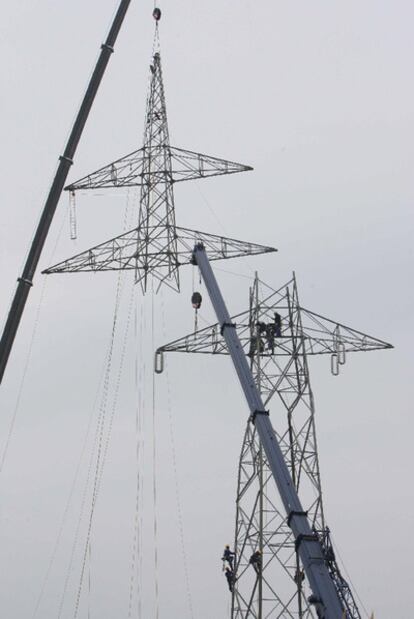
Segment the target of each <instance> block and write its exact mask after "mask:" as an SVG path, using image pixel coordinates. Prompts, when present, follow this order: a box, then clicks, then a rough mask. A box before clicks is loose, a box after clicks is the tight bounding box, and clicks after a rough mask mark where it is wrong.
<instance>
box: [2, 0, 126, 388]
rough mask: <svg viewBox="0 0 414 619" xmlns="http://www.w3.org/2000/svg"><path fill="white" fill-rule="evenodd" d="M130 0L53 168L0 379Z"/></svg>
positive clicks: (6, 336)
mask: <svg viewBox="0 0 414 619" xmlns="http://www.w3.org/2000/svg"><path fill="white" fill-rule="evenodd" d="M129 4H130V0H121V2H120V4H119V7H118V11H117V13H116V15H115V17H114V20H113V23H112V26H111V29H110V31H109V34H108V37H107V39H106V41H105V43H103V45H102V46H101V53H100V55H99V58H98V61H97V63H96V66H95V70H94V72H93V73H92V76H91V79H90V82H89V85H88V88H87V91H86V93H85V96H84V98H83V101H82V104H81V107H80V109H79V112H78V115H77V117H76V120H75V122H74V125H73V128H72V131H71V134H70V136H69V139H68V142H67V144H66V148H65V150H64V152H63V155H61V156H60V157H59V165H58V168H57V170H56V174H55V178H54V180H53V183H52V186H51V188H50V191H49V195H48V197H47V200H46V203H45V206H44V209H43V212H42V215H41V218H40V221H39V224H38V227H37V230H36V233H35V236H34V239H33V242H32V246H31V248H30V251H29V255H28V257H27V260H26V264H25V266H24V269H23V273H22V276H21V277H19V278H18V280H17V281H18V285H17V290H16V292H15V295H14V298H13V302H12V305H11V308H10V312H9V315H8V317H7V321H6V325H5V327H4V331H3V335H2V338H1V341H0V382H1V380H2V378H3V375H4V371H5V369H6V365H7V361H8V358H9V355H10V352H11V349H12V346H13V342H14V338H15V337H16V333H17V330H18V328H19V324H20V320H21V317H22V314H23V311H24V307H25V305H26V301H27V297H28V296H29V291H30V288H31V287H32V286H33V277H34V274H35V272H36V268H37V265H38V262H39V259H40V255H41V252H42V249H43V246H44V244H45V241H46V238H47V234H48V232H49V228H50V224H51V223H52V219H53V216H54V214H55V211H56V207H57V204H58V202H59V198H60V195H61V193H62V189H63V186H64V184H65V181H66V178H67V175H68V172H69V169H70V166H71V165H72V163H73V157H74V155H75V152H76V149H77V146H78V143H79V140H80V138H81V135H82V132H83V129H84V127H85V124H86V121H87V119H88V116H89V112H90V110H91V108H92V104H93V102H94V99H95V96H96V93H97V92H98V88H99V85H100V83H101V80H102V77H103V75H104V72H105V69H106V66H107V64H108V61H109V58H110V56H111V54H112V52H113V51H114V45H115V42H116V39H117V37H118V34H119V31H120V29H121V26H122V22H123V21H124V18H125V15H126V12H127V10H128V7H129Z"/></svg>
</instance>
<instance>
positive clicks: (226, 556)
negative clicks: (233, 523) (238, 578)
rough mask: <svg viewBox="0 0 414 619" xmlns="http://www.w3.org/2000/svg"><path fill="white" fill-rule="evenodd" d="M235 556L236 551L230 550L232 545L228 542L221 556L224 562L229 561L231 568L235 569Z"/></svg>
mask: <svg viewBox="0 0 414 619" xmlns="http://www.w3.org/2000/svg"><path fill="white" fill-rule="evenodd" d="M234 556H235V553H234V552H233V551H232V550H230V546H229V545H228V544H226V546H225V547H224V551H223V556H222V557H221V560H222V561H223V564H224V563H225V562H226V561H227V563H228V565H229V567H230V569H231V570H232V569H233V560H234Z"/></svg>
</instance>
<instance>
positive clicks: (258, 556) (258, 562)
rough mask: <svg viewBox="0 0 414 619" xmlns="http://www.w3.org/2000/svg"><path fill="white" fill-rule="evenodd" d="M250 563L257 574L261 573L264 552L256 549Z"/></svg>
mask: <svg viewBox="0 0 414 619" xmlns="http://www.w3.org/2000/svg"><path fill="white" fill-rule="evenodd" d="M249 563H250V565H252V566H253V569H254V571H255V572H256V574H257V575H259V574H260V572H261V571H262V553H261V552H260V550H256V552H254V553H253V554H252V556H251V557H250V561H249Z"/></svg>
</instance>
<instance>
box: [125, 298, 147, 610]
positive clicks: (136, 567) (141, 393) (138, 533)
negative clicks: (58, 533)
mask: <svg viewBox="0 0 414 619" xmlns="http://www.w3.org/2000/svg"><path fill="white" fill-rule="evenodd" d="M143 307H144V305H143V303H141V313H140V333H139V334H138V313H137V304H136V303H135V312H134V343H135V345H134V348H135V368H134V379H135V400H136V405H135V466H136V482H135V513H134V527H133V532H134V533H133V542H132V553H131V576H130V585H129V604H128V619H131V618H132V606H133V596H134V588H135V584H136V591H137V616H138V617H141V605H142V598H141V588H142V569H141V568H142V563H141V561H142V552H141V550H142V511H143V510H141V509H140V507H141V503H142V498H143V497H142V480H141V475H140V470H141V458H142V452H143V448H144V444H143V435H142V415H143V410H145V389H143V388H142V385H143V384H145V383H144V380H143V377H145V360H144V355H142V354H141V355H140V359H141V364H140V365H139V366H138V349H139V347H138V343H141V344H142V342H143V335H144V334H143V332H144V330H145V329H144V312H143ZM140 352H142V351H140Z"/></svg>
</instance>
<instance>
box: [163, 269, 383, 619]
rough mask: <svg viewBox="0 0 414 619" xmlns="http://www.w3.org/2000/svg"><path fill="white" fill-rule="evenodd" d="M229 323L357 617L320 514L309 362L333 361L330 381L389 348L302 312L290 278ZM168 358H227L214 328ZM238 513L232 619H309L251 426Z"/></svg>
mask: <svg viewBox="0 0 414 619" xmlns="http://www.w3.org/2000/svg"><path fill="white" fill-rule="evenodd" d="M231 323H232V324H234V325H235V327H236V329H237V332H238V335H239V338H240V341H241V344H242V346H243V350H244V352H245V354H246V355H247V356H248V357H249V359H250V364H251V369H252V372H253V376H254V379H255V381H256V385H257V387H258V388H259V391H260V393H261V395H262V397H263V400H264V403H265V405H266V404H267V403H268V402H269V401H270V400H271V399H272V398H273V396H275V395H277V396H278V400H279V402H281V404H282V406H281V407H279V408H278V409H275V413H276V417H273V419H272V421H273V426H274V427H275V428H276V430H275V434H276V439H277V441H278V443H279V445H280V446H281V448H282V452H283V455H284V458H285V461H286V463H287V464H288V466H289V470H290V473H291V476H292V480H293V483H294V484H295V487H296V489H297V491H298V494H299V497H300V499H301V502H302V504H303V505H304V507H305V510H306V512H307V514H308V518H309V520H310V522H311V525H312V528H313V531H314V533H315V534H316V535H317V536H318V538H319V540H320V542H321V544H322V547H323V550H324V558H325V561H326V564H327V566H328V569H329V571H330V573H331V576H332V579H333V581H334V583H335V586H336V588H337V591H338V593H339V596H340V598H341V601H342V603H343V607H344V608H345V609H346V619H360V617H361V615H360V613H359V610H358V607H357V604H356V602H355V599H354V597H353V594H352V592H351V590H350V588H349V586H348V584H347V582H346V580H345V579H344V578H343V576H342V574H341V572H340V570H339V567H338V564H337V562H336V558H335V553H334V551H333V548H332V543H331V540H330V531H329V528H328V527H327V525H326V520H325V515H324V508H323V502H322V489H321V481H320V473H319V460H318V450H317V441H316V431H315V405H314V399H313V393H312V389H311V384H310V376H309V368H308V357H309V355H322V354H327V355H330V365H331V371H332V373H333V374H335V375H336V374H338V373H339V369H340V367H341V366H343V365H344V364H345V362H346V358H347V354H348V353H351V352H358V351H361V352H362V351H369V350H378V349H385V348H392V346H391V345H390V344H388V343H386V342H383V341H381V340H379V339H376V338H373V337H370V336H368V335H366V334H363V333H360V332H359V331H356V330H354V329H351V328H350V327H346V326H345V325H343V324H340V323H338V322H335V321H332V320H330V319H328V318H325V317H323V316H321V315H319V314H316V313H314V312H312V311H310V310H307V309H305V308H303V307H302V306H301V305H300V303H299V298H298V290H297V285H296V279H295V276H294V275H293V277H292V279H291V280H290V281H289V282H288V283H287V284H286V285H284V286H282V287H281V288H279V289H278V290H272V289H270V288H269V287H268V286H266V285H265V284H263V283H262V282H260V281H259V279H258V278H257V276H256V278H255V280H254V285H253V287H252V288H251V290H250V297H249V309H248V310H247V311H245V312H243V313H241V314H238V315H237V316H234V317H232V319H231ZM167 351H175V352H191V353H207V354H228V351H227V348H226V344H225V341H224V338H223V336H222V333H220V328H219V325H218V324H215V325H212V326H209V327H206V328H204V329H201V330H200V331H197V332H195V333H193V334H190V335H187V336H185V337H184V338H180V339H179V340H175V341H174V342H172V343H170V344H167V345H165V346H163V347H162V348H160V349H159V350H158V351H157V355H158V357H160V356H161V355H163V353H164V352H167ZM275 413H273V414H275ZM236 506H237V509H236V512H237V513H236V527H235V545H234V546H235V553H236V562H235V577H236V581H235V586H234V592H233V596H232V611H231V616H232V619H247V618H248V617H250V618H252V619H264V618H267V617H271V618H272V619H276V618H283V619H286V618H288V617H291V618H295V619H296V618H297V617H299V618H300V619H302V618H303V619H308V618H311V617H312V618H313V617H315V614H314V613H315V610H314V606H312V604H311V603H310V602H311V601H312V599H311V598H310V602H309V599H308V598H309V588H308V585H307V583H306V581H305V578H304V571H303V566H302V565H301V562H300V559H299V556H298V553H297V548H295V540H294V537H293V534H292V531H291V529H290V526H289V524H290V523H289V522H288V519H286V514H285V510H284V509H283V506H282V504H281V502H280V499H279V497H278V494H277V492H276V488H275V485H274V481H273V477H272V474H271V471H270V468H269V466H268V463H267V461H266V458H265V456H264V454H263V451H262V448H261V446H260V442H259V440H258V437H257V434H256V430H255V426H254V424H252V423H250V421H249V422H248V423H247V428H246V431H245V434H244V437H243V443H242V449H241V455H240V460H239V472H238V482H237V498H236ZM257 550H259V551H260V552H261V568H260V569H257V565H256V569H254V567H255V566H254V565H252V564H251V562H250V559H251V557H252V555H253V553H254V552H256V551H257Z"/></svg>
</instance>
